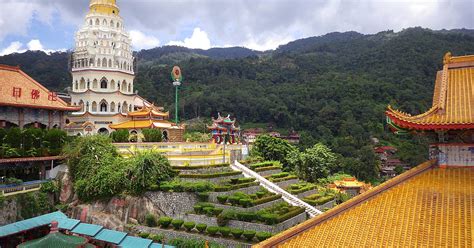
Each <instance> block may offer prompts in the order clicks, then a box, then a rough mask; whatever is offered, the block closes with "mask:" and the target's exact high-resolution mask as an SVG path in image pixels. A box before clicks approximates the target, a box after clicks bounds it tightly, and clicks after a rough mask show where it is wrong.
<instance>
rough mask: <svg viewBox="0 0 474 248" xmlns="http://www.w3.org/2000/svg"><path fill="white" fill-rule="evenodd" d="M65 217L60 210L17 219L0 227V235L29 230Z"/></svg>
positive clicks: (4, 235)
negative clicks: (20, 219)
mask: <svg viewBox="0 0 474 248" xmlns="http://www.w3.org/2000/svg"><path fill="white" fill-rule="evenodd" d="M62 219H67V216H66V215H65V214H63V213H62V212H60V211H57V212H53V213H49V214H45V215H41V216H37V217H34V218H30V219H26V220H22V221H18V222H15V223H11V224H8V225H4V226H2V227H0V237H6V236H10V235H12V234H15V233H19V232H22V231H26V230H30V229H33V228H37V227H40V226H45V225H49V224H50V223H51V222H52V221H53V220H55V221H58V222H60V221H61V220H62Z"/></svg>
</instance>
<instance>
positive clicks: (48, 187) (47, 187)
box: [40, 181, 59, 193]
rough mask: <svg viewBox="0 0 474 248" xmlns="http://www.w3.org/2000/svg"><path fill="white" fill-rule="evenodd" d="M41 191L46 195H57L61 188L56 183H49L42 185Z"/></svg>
mask: <svg viewBox="0 0 474 248" xmlns="http://www.w3.org/2000/svg"><path fill="white" fill-rule="evenodd" d="M40 190H41V192H44V193H57V192H59V186H58V185H57V183H56V182H55V181H48V182H45V183H42V184H41V189H40Z"/></svg>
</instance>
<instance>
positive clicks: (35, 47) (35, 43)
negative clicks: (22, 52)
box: [27, 40, 44, 51]
mask: <svg viewBox="0 0 474 248" xmlns="http://www.w3.org/2000/svg"><path fill="white" fill-rule="evenodd" d="M27 46H28V50H31V51H44V48H43V44H41V41H39V40H31V41H30V42H28V45H27Z"/></svg>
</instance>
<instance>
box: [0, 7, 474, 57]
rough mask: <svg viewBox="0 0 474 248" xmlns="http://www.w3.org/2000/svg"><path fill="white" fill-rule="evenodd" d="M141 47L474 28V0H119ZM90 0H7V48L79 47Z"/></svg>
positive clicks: (2, 49) (260, 46)
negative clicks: (78, 35) (415, 28)
mask: <svg viewBox="0 0 474 248" xmlns="http://www.w3.org/2000/svg"><path fill="white" fill-rule="evenodd" d="M117 2H118V4H119V6H120V8H121V15H122V17H123V18H124V19H125V25H126V28H127V30H128V31H129V32H130V34H131V36H132V39H133V45H134V49H136V50H139V49H146V48H152V47H156V46H163V45H169V44H173V45H182V46H186V47H191V48H203V49H208V48H211V47H224V46H245V47H249V48H252V49H256V50H267V49H275V48H276V47H278V45H281V44H285V43H287V42H289V41H292V40H295V39H299V38H304V37H309V36H318V35H323V34H326V33H328V32H335V31H341V32H342V31H357V32H361V33H365V34H371V33H376V32H379V31H384V30H389V29H391V30H395V31H400V30H401V29H403V28H407V27H413V26H421V27H426V28H431V29H453V28H470V29H473V28H474V0H451V1H436V0H349V1H344V0H326V1H323V0H117ZM88 4H89V0H0V55H4V54H8V53H12V52H22V51H25V50H28V49H29V50H44V51H56V50H63V49H64V50H65V49H72V48H73V35H74V32H75V30H77V29H78V27H79V26H80V25H82V23H83V18H84V16H85V14H86V13H87V10H88Z"/></svg>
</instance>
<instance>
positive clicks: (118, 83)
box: [117, 81, 120, 90]
mask: <svg viewBox="0 0 474 248" xmlns="http://www.w3.org/2000/svg"><path fill="white" fill-rule="evenodd" d="M117 90H120V81H118V82H117Z"/></svg>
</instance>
